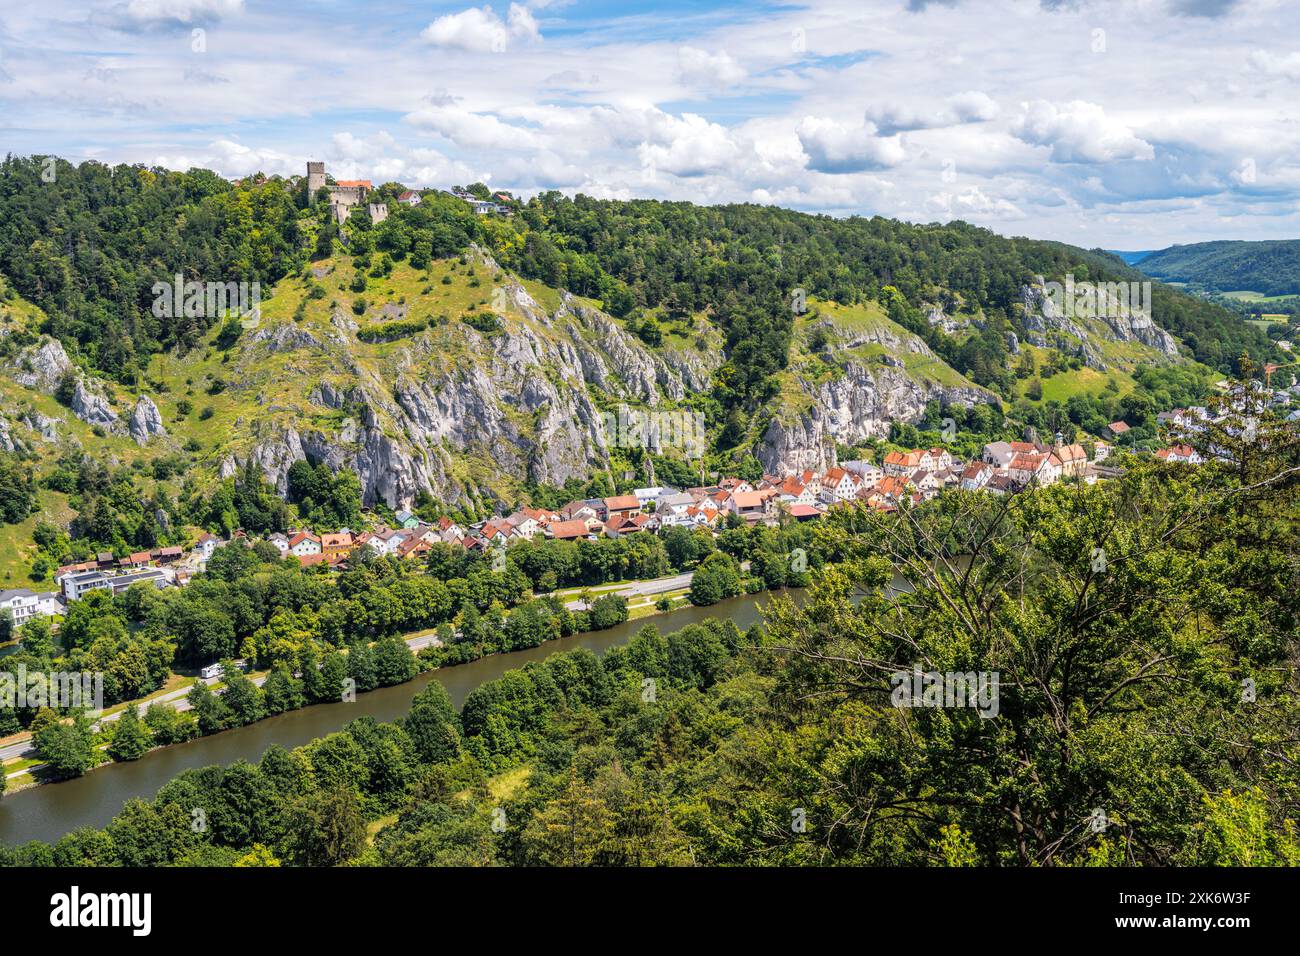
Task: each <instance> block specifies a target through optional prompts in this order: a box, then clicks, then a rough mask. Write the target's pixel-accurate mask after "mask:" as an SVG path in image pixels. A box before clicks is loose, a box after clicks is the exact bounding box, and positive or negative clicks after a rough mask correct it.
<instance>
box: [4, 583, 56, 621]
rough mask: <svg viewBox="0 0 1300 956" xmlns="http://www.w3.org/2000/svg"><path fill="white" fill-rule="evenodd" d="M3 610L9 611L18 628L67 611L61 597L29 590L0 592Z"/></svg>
mask: <svg viewBox="0 0 1300 956" xmlns="http://www.w3.org/2000/svg"><path fill="white" fill-rule="evenodd" d="M3 609H7V610H8V611H9V614H10V616H11V619H12V620H13V624H14V627H16V628H17V627H22V626H23V625H24V624H26V623H27V622H28V621H31V620H35V619H36V618H38V617H52V616H53V615H55V614H62V613H63V612H64V610H65V609H64V607H63V603H62V601H60V600H59V596H58V595H57V594H55V593H53V592H52V591H47V592H41V593H37V592H36V591H29V590H28V589H27V588H10V589H9V590H5V591H0V610H3Z"/></svg>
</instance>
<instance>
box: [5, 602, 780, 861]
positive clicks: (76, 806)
mask: <svg viewBox="0 0 1300 956" xmlns="http://www.w3.org/2000/svg"><path fill="white" fill-rule="evenodd" d="M785 593H793V594H795V595H796V600H800V599H801V598H802V594H801V593H800V592H785ZM768 600H770V595H768V594H766V593H764V594H758V595H745V596H742V597H737V598H731V599H730V600H727V601H722V602H720V603H718V604H715V605H713V606H711V607H707V608H697V607H685V608H682V609H681V610H677V611H672V612H670V613H668V614H661V615H658V616H655V617H651V618H645V619H642V620H639V621H628V622H626V623H624V624H620V625H618V626H617V627H612V628H610V629H608V630H605V631H590V632H587V633H585V634H576V635H574V636H573V637H566V638H562V639H560V640H557V641H547V642H546V643H545V644H543V645H542V646H540V647H533V648H529V649H528V650H523V651H514V652H512V653H509V654H493V655H491V656H488V657H483V658H480V659H479V660H477V661H474V662H472V663H469V664H461V665H458V666H456V667H447V668H443V669H440V670H436V671H431V672H430V673H427V674H421V675H420V676H418V677H416V678H415V680H412V681H409V682H408V683H405V684H399V685H398V686H396V687H385V688H382V689H380V690H376V691H371V692H370V693H368V694H358V695H357V699H356V701H355V702H354V703H338V704H318V705H316V706H313V707H305V708H303V709H302V710H295V711H291V712H290V713H287V714H280V715H278V716H275V717H270V718H267V719H266V720H261V721H258V722H257V723H254V724H249V725H248V726H246V727H239V728H236V729H234V730H227V731H225V732H223V733H220V734H214V735H212V736H210V737H199V738H197V739H195V740H191V741H188V742H186V743H183V744H175V745H173V746H171V747H163V748H161V749H159V750H154V751H152V752H150V753H148V754H146V755H145V756H144V757H142V758H140V759H139V760H136V761H134V762H131V763H115V764H108V765H106V766H104V767H101V768H99V769H97V770H94V771H92V772H90V773H88V774H86V775H85V776H84V777H78V778H77V779H75V780H67V781H64V782H62V783H55V784H46V785H44V786H37V787H29V788H28V789H26V790H21V791H19V792H17V793H12V794H9V795H7V796H4V797H0V844H4V845H6V846H13V845H15V844H18V843H24V842H26V841H27V840H45V841H47V842H53V841H55V840H57V839H58V838H59V837H60V836H62V835H63V834H65V833H67V832H69V831H70V830H75V829H76V828H77V827H82V826H94V827H102V826H104V825H105V824H106V823H108V822H109V820H111V819H112V818H113V816H114V815H115V814H116V813H117V812H118V811H119V810H120V809H122V806H123V804H125V803H126V801H128V800H130V799H132V798H133V797H142V798H150V797H152V796H153V795H154V794H155V793H157V792H158V790H159V789H160V788H161V787H162V786H163V785H164V784H165V783H167V781H169V780H171V779H172V777H174V776H176V774H178V773H180V772H181V771H182V770H186V769H188V768H190V767H205V766H208V765H210V764H223V765H224V764H229V763H233V762H234V761H236V760H241V759H242V760H248V761H253V762H256V761H257V760H258V759H259V758H260V757H261V755H262V753H263V752H264V751H265V750H266V748H268V747H270V746H271V745H272V744H280V745H281V746H284V747H289V748H293V747H298V746H301V745H302V744H305V743H307V742H308V741H310V740H313V739H315V738H317V737H324V736H325V735H326V734H330V733H333V732H334V731H336V730H339V729H341V728H342V727H343V725H344V724H346V723H347V722H348V721H350V720H354V719H355V718H357V717H360V716H362V715H364V714H369V715H371V716H372V717H374V718H375V719H376V720H379V721H391V720H394V719H396V718H398V717H402V716H404V715H405V714H406V712H407V710H408V709H409V707H410V703H411V698H412V697H414V696H415V695H416V693H418V692H419V691H420V690H421V689H422V688H423V687H424V686H425V685H426V684H428V682H429V681H431V680H436V681H439V682H440V683H441V684H443V686H445V687H446V688H447V693H448V694H449V695H450V697H451V701H452V704H454V705H455V706H456V707H457V708H459V707H460V706H461V705H463V704H464V703H465V698H466V697H467V696H469V693H470V692H471V691H472V690H474V688H476V687H478V686H479V685H480V684H483V683H486V682H487V681H490V680H495V679H496V678H498V677H500V676H501V675H502V674H503V673H505V672H506V671H508V670H512V669H514V668H517V667H522V666H523V665H524V664H526V663H528V662H529V661H536V660H541V659H542V658H545V657H549V656H550V655H552V654H557V653H560V652H562V651H571V650H576V649H577V648H580V647H582V648H587V649H589V650H591V651H594V652H595V653H597V654H601V653H603V652H604V651H605V650H607V649H608V648H610V647H614V646H615V645H618V644H623V643H625V642H626V641H628V640H629V639H630V638H631V637H632V635H633V634H635V633H636V632H637V631H638V630H639V629H640V628H641V627H642V626H643V625H644V624H646V623H650V622H653V623H654V624H656V625H657V626H658V627H659V630H660V631H661V632H663V633H665V634H666V633H669V632H670V631H675V630H678V629H679V628H682V627H685V626H686V625H687V624H692V623H695V622H697V621H702V620H704V619H705V618H710V617H726V618H730V619H731V620H733V621H735V622H736V625H737V626H738V627H740V629H741V630H745V629H747V628H748V627H750V625H752V624H755V623H757V622H758V621H759V620H760V619H761V615H760V613H759V608H760V607H761V606H762V605H763V604H765V603H766V602H767V601H768Z"/></svg>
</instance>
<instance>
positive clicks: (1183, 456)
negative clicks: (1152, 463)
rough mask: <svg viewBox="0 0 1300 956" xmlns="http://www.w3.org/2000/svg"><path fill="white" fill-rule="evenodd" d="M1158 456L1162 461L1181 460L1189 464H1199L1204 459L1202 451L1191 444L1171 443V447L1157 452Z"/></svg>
mask: <svg viewBox="0 0 1300 956" xmlns="http://www.w3.org/2000/svg"><path fill="white" fill-rule="evenodd" d="M1156 457H1157V458H1159V459H1160V460H1161V461H1168V462H1181V463H1183V464H1187V465H1199V464H1201V463H1202V462H1203V461H1204V459H1203V458H1202V457H1201V455H1200V453H1199V452H1198V451H1197V450H1196V449H1195V448H1193V447H1192V446H1191V445H1171V446H1170V447H1169V448H1161V449H1160V450H1159V451H1158V452H1156Z"/></svg>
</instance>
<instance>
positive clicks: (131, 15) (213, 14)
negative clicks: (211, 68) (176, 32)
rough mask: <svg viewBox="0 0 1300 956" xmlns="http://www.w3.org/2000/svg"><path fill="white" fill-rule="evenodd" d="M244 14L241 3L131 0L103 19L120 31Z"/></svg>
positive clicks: (193, 23) (240, 0) (236, 0)
mask: <svg viewBox="0 0 1300 956" xmlns="http://www.w3.org/2000/svg"><path fill="white" fill-rule="evenodd" d="M243 12H244V0H130V2H129V3H119V4H115V5H113V6H112V7H110V8H109V9H108V11H107V14H106V17H105V18H106V20H107V22H108V23H109V25H110V26H113V27H115V28H117V29H121V30H141V29H150V28H155V27H190V26H196V25H200V24H208V23H216V22H217V21H219V20H222V19H224V18H226V17H231V16H237V15H238V14H241V13H243Z"/></svg>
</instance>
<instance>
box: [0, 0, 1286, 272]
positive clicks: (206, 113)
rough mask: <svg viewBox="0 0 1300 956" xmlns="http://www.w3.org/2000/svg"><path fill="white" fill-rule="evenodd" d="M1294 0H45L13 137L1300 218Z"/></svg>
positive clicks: (1272, 229) (877, 205)
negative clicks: (479, 0) (482, 0)
mask: <svg viewBox="0 0 1300 956" xmlns="http://www.w3.org/2000/svg"><path fill="white" fill-rule="evenodd" d="M1297 103H1300V11H1297V9H1296V4H1295V3H1293V2H1289V0H826V2H821V0H807V2H783V3H741V2H734V3H707V2H705V3H700V2H685V0H670V2H662V3H655V4H648V3H636V2H611V0H606V2H583V0H570V2H564V0H558V2H556V0H552V2H545V0H533V2H528V3H510V2H505V3H490V4H487V5H476V6H471V5H468V4H465V3H463V2H461V3H427V2H424V3H413V2H405V0H375V2H368V3H363V2H345V0H288V2H284V0H274V2H273V0H98V2H91V0H44V2H41V3H18V4H14V3H9V4H6V5H5V6H4V8H3V10H0V111H2V112H0V117H2V118H0V129H2V130H3V147H4V149H5V150H6V151H9V152H14V153H20V154H26V153H56V154H58V155H61V156H65V157H67V158H69V159H73V160H82V159H99V160H102V161H105V162H138V163H147V164H156V165H161V166H166V167H170V168H177V169H184V168H189V167H191V166H204V167H208V168H212V169H215V170H217V171H218V172H220V173H222V174H224V175H227V176H231V177H235V176H241V175H245V174H247V173H250V172H255V171H258V170H260V171H263V172H266V173H280V174H291V173H300V172H302V170H303V167H304V163H305V162H306V161H307V160H308V159H323V160H325V162H326V163H327V166H328V168H329V170H330V171H331V172H332V173H334V174H335V175H336V176H339V177H340V178H369V179H373V180H376V181H385V180H390V179H393V180H398V181H401V182H404V183H406V184H407V185H410V186H442V187H447V186H450V185H454V184H458V183H465V182H470V181H473V180H475V179H482V180H484V181H486V182H489V183H491V184H492V185H494V186H497V187H501V188H511V189H514V190H515V191H516V192H519V193H522V194H524V195H527V194H530V193H534V192H537V191H539V190H542V189H560V190H563V191H565V192H568V193H576V192H584V193H587V194H589V195H595V196H601V197H614V198H632V197H651V198H665V199H689V200H692V201H695V202H702V203H719V202H758V203H775V204H778V205H782V206H788V207H792V208H797V209H803V210H808V211H812V212H825V213H829V214H831V215H837V216H843V215H853V214H863V215H885V216H895V217H899V218H903V219H908V220H911V221H921V222H931V221H947V220H950V219H954V218H960V219H965V220H968V221H970V222H975V223H978V224H980V225H984V226H988V227H990V228H992V229H995V230H997V231H998V232H1002V233H1006V234H1019V235H1029V236H1034V237H1039V238H1055V239H1061V240H1064V241H1067V242H1073V243H1078V244H1082V245H1100V246H1106V247H1109V248H1123V249H1143V248H1159V247H1162V246H1165V245H1169V244H1171V243H1175V242H1194V241H1200V240H1205V239H1214V238H1291V237H1296V236H1300V114H1298V111H1297V105H1296V104H1297Z"/></svg>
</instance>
